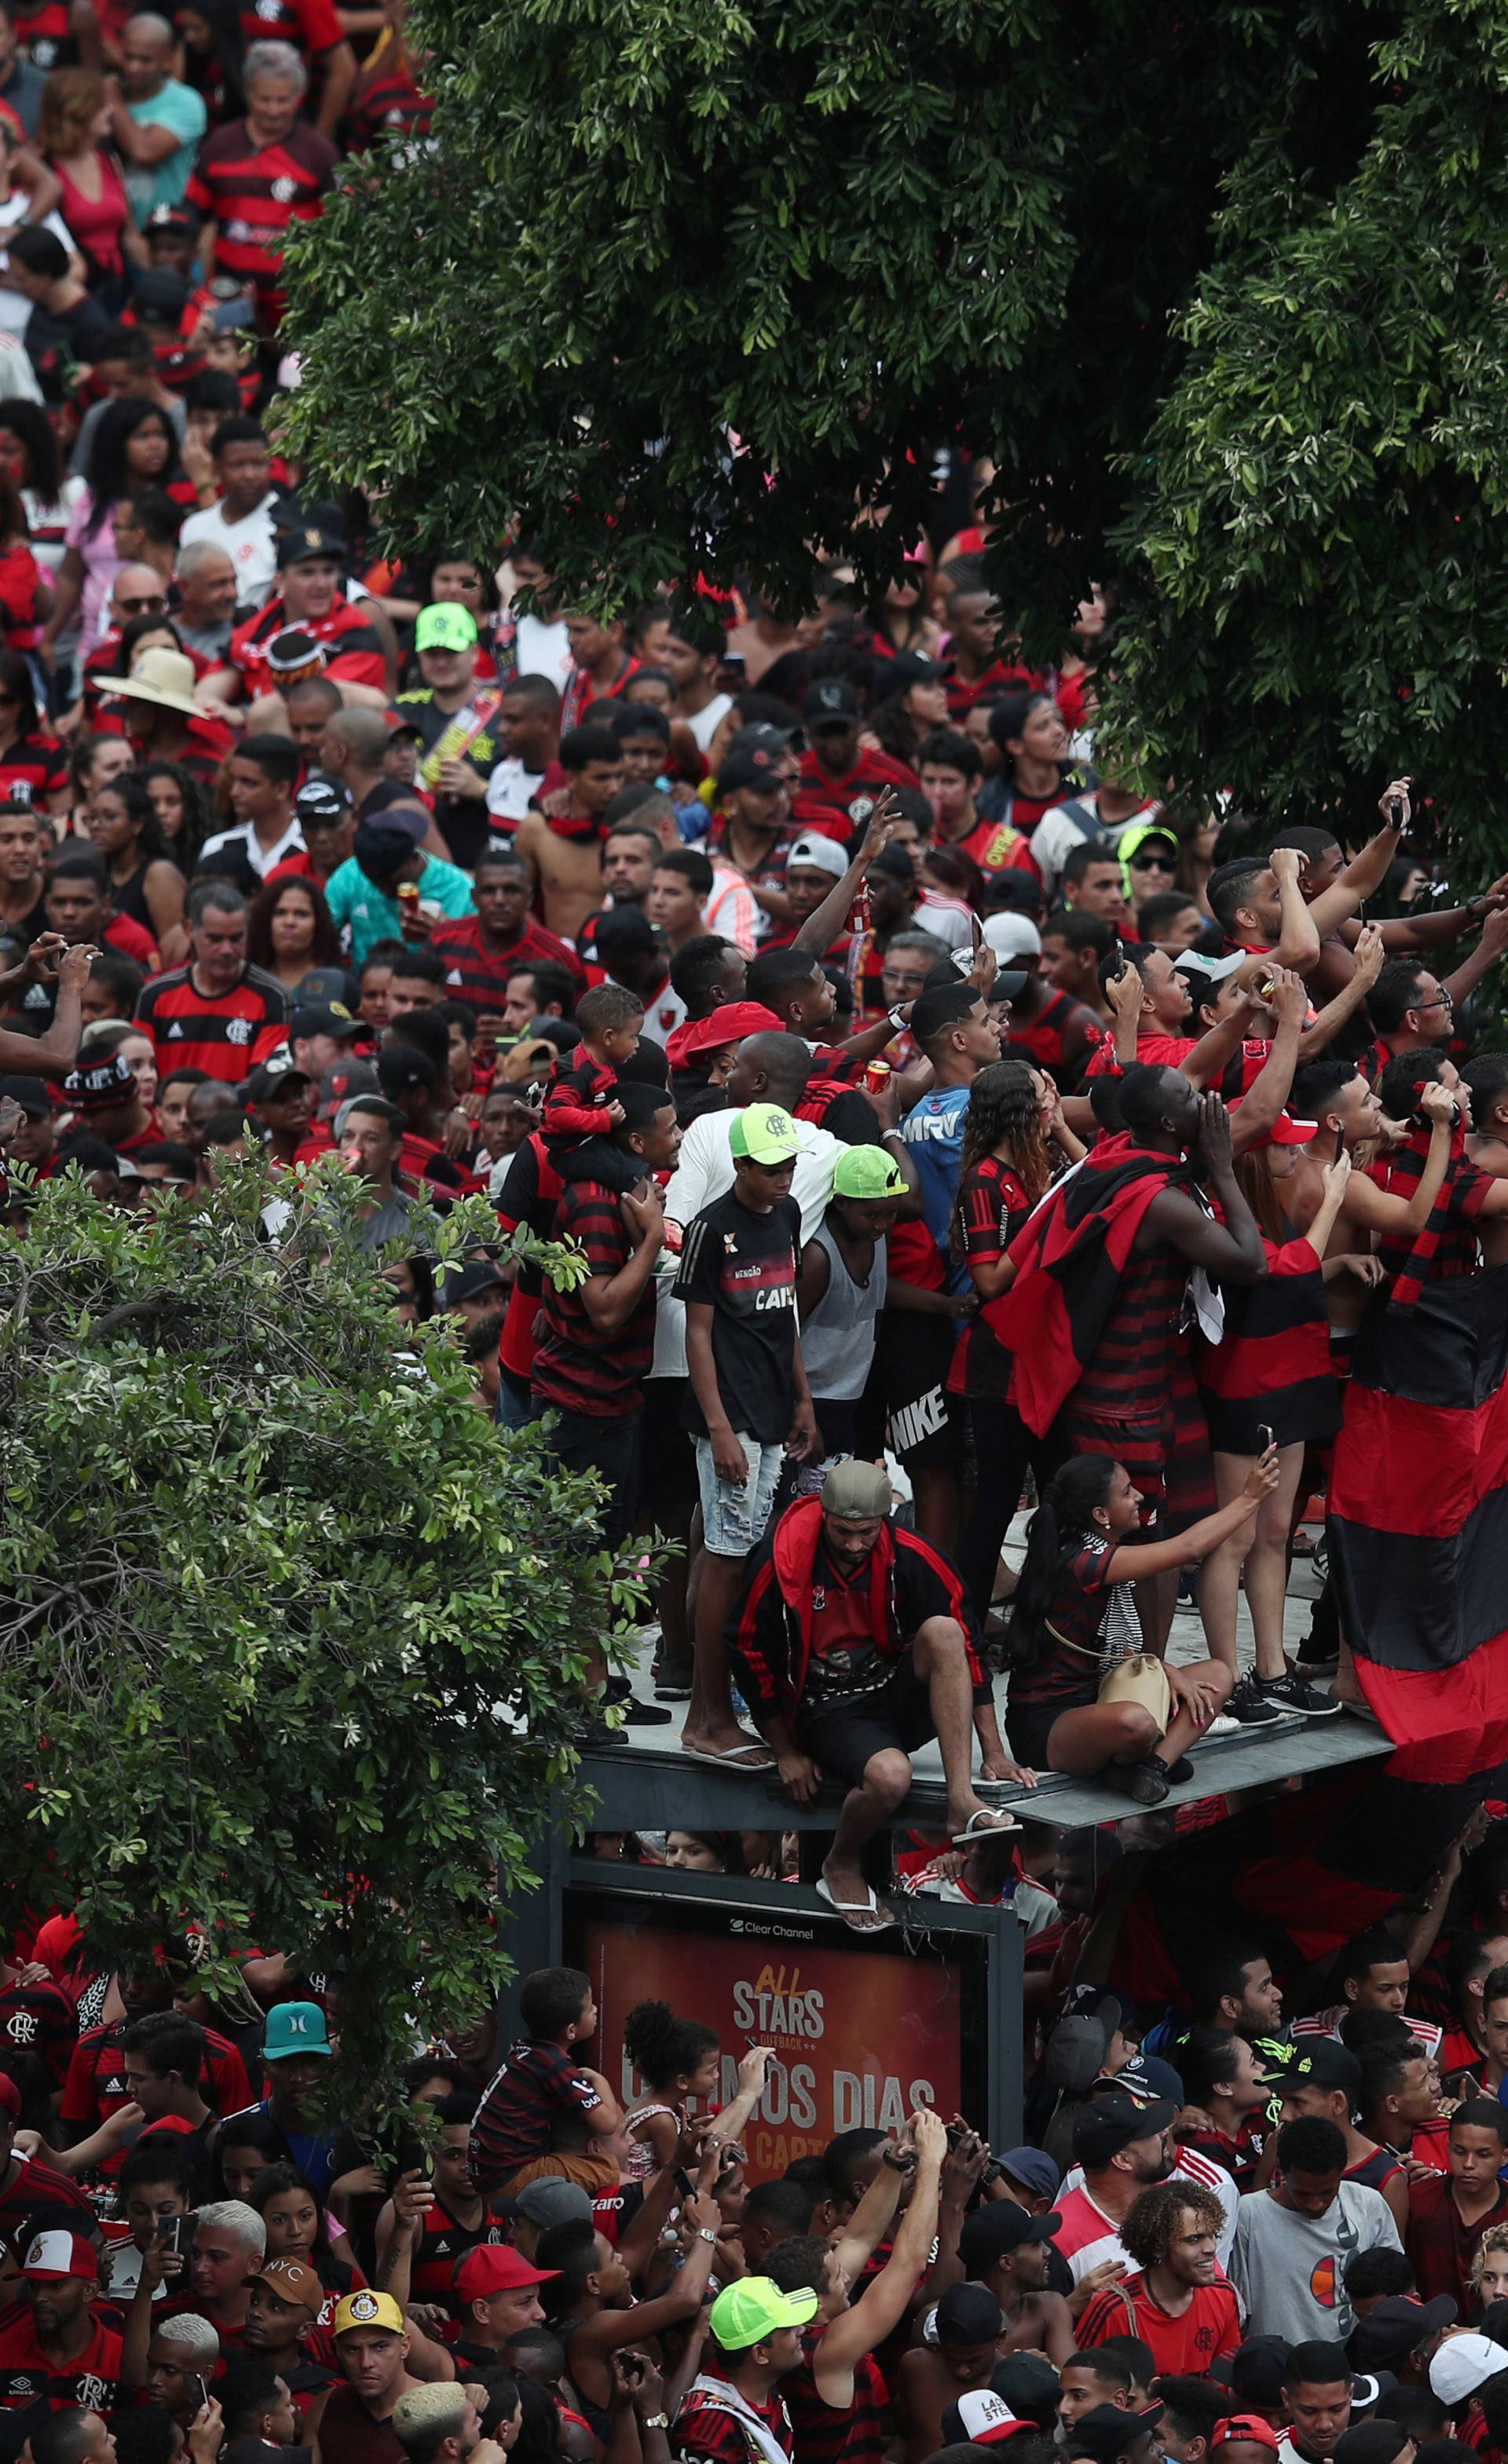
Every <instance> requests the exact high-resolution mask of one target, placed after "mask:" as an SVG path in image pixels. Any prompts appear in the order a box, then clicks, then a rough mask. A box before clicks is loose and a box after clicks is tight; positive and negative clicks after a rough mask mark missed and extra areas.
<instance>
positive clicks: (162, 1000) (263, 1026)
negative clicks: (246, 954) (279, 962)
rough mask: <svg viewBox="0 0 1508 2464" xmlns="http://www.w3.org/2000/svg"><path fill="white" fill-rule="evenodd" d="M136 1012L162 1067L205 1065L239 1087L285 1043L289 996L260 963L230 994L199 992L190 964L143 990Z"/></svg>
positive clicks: (159, 1065) (158, 979) (157, 979)
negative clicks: (261, 1063)
mask: <svg viewBox="0 0 1508 2464" xmlns="http://www.w3.org/2000/svg"><path fill="white" fill-rule="evenodd" d="M136 1015H137V1018H138V1020H139V1022H140V1023H141V1024H142V1025H143V1026H144V1027H145V1029H146V1032H147V1034H148V1035H149V1036H150V1037H151V1039H152V1042H153V1043H154V1044H155V1045H156V1046H157V1062H158V1067H159V1068H161V1069H176V1068H179V1067H183V1068H191V1069H203V1070H205V1071H207V1072H208V1074H209V1076H210V1077H211V1078H222V1079H224V1081H225V1083H226V1085H227V1086H228V1087H235V1086H239V1084H240V1082H241V1080H242V1079H243V1078H247V1077H249V1076H250V1075H251V1073H252V1071H253V1070H254V1069H255V1067H257V1065H258V1063H259V1062H263V1061H265V1060H266V1059H267V1057H268V1055H269V1053H273V1052H276V1051H277V1046H278V1045H279V1044H281V1042H282V1040H283V1036H284V1034H285V1033H286V1031H287V1020H288V999H287V995H286V994H285V993H284V991H283V988H282V986H281V984H280V983H279V982H278V981H277V977H276V976H268V975H264V974H263V973H262V970H261V968H260V967H248V968H247V970H246V973H245V974H244V975H243V976H242V978H241V980H240V982H239V983H238V984H235V985H233V987H232V989H231V990H230V992H228V993H204V992H201V991H200V990H199V988H198V986H197V985H196V984H195V982H194V979H193V969H192V967H191V966H188V967H174V968H173V970H172V972H171V973H170V974H169V975H166V976H158V977H157V978H156V979H154V980H153V981H152V982H151V983H149V984H147V985H145V986H144V988H143V992H142V996H141V999H140V1000H139V1001H138V1002H137V1004H136Z"/></svg>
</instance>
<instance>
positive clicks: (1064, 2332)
mask: <svg viewBox="0 0 1508 2464" xmlns="http://www.w3.org/2000/svg"><path fill="white" fill-rule="evenodd" d="M1023 2152H1025V2151H1023ZM1045 2161H1049V2160H1045ZM1051 2170H1052V2167H1051V2163H1050V2161H1049V2173H1051ZM1058 2221H1059V2219H1058V2217H1057V2214H1056V2213H1055V2211H1053V2210H1051V2209H1050V2210H1049V2211H1047V2213H1046V2214H1043V2215H1033V2214H1031V2212H1030V2211H1029V2210H1028V2209H1026V2208H1024V2207H1020V2206H1018V2205H1017V2203H1016V2201H1015V2200H1014V2199H990V2200H987V2202H986V2203H985V2205H984V2206H983V2207H979V2208H976V2209H975V2211H974V2212H973V2214H972V2215H970V2216H967V2217H965V2221H964V2229H963V2232H962V2233H960V2235H959V2243H958V2249H959V2256H960V2257H961V2258H962V2260H963V2262H964V2269H965V2275H966V2276H967V2277H968V2279H969V2281H970V2282H971V2283H975V2284H983V2285H984V2287H985V2289H986V2291H987V2292H988V2293H992V2294H993V2295H994V2297H995V2299H996V2300H997V2301H998V2302H999V2304H1000V2312H1001V2317H1002V2318H1003V2319H1004V2321H1005V2327H1004V2330H1003V2332H1002V2335H1001V2339H1000V2341H1001V2344H1002V2347H1003V2348H1004V2349H1005V2350H1006V2351H1008V2352H1012V2353H1021V2352H1040V2353H1045V2354H1046V2355H1047V2357H1048V2360H1049V2361H1050V2362H1051V2363H1052V2364H1053V2366H1054V2368H1058V2369H1061V2367H1062V2365H1063V2364H1064V2363H1065V2362H1066V2361H1067V2359H1068V2357H1069V2355H1070V2353H1071V2352H1073V2351H1074V2349H1075V2347H1076V2344H1077V2343H1081V2342H1082V2341H1083V2340H1082V2338H1080V2337H1078V2336H1076V2332H1075V2327H1074V2320H1073V2315H1072V2313H1071V2312H1070V2310H1069V2306H1068V2303H1067V2302H1066V2301H1065V2299H1063V2296H1062V2294H1061V2293H1050V2292H1049V2291H1048V2290H1047V2273H1048V2260H1049V2256H1050V2253H1049V2249H1048V2245H1049V2243H1050V2242H1051V2241H1052V2239H1053V2234H1054V2233H1056V2232H1057V2228H1058Z"/></svg>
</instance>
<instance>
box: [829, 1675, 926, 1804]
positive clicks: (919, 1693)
mask: <svg viewBox="0 0 1508 2464" xmlns="http://www.w3.org/2000/svg"><path fill="white" fill-rule="evenodd" d="M937 1732H938V1727H937V1722H936V1720H934V1718H933V1716H932V1698H931V1696H930V1694H929V1693H928V1691H927V1689H926V1686H925V1685H924V1684H923V1683H922V1682H921V1679H920V1677H919V1676H918V1675H917V1667H916V1662H915V1661H914V1660H913V1659H912V1656H911V1654H910V1652H909V1651H908V1652H907V1653H906V1655H905V1658H904V1659H903V1660H898V1661H897V1662H896V1665H895V1667H894V1669H893V1670H892V1671H891V1674H890V1675H889V1676H888V1677H887V1678H886V1680H885V1683H884V1684H883V1685H878V1686H876V1689H875V1691H874V1693H873V1694H855V1695H850V1696H848V1697H847V1699H846V1700H844V1701H841V1702H838V1703H834V1704H823V1705H821V1707H820V1708H813V1709H812V1710H810V1711H806V1710H804V1711H803V1712H802V1715H801V1717H800V1719H799V1720H798V1722H797V1724H796V1743H797V1744H798V1745H799V1747H800V1748H801V1750H802V1752H803V1753H804V1754H809V1755H810V1756H811V1759H812V1761H813V1762H815V1763H820V1764H821V1766H822V1768H823V1770H824V1771H828V1772H831V1774H832V1777H833V1778H834V1779H842V1780H847V1781H848V1782H849V1784H850V1786H851V1787H854V1788H856V1787H857V1785H858V1783H859V1781H860V1780H861V1779H862V1778H863V1776H864V1771H865V1767H866V1765H867V1764H869V1763H870V1762H871V1761H872V1760H873V1758H874V1756H875V1755H876V1754H884V1753H893V1752H895V1751H896V1749H899V1750H900V1752H901V1753H903V1754H909V1753H911V1752H912V1751H913V1750H914V1749H916V1748H917V1747H918V1746H925V1745H930V1743H931V1741H932V1739H933V1738H934V1737H935V1736H936V1735H937Z"/></svg>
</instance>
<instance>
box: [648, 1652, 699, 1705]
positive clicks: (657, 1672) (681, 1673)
mask: <svg viewBox="0 0 1508 2464" xmlns="http://www.w3.org/2000/svg"><path fill="white" fill-rule="evenodd" d="M650 1673H651V1676H652V1678H653V1680H654V1694H655V1699H656V1701H658V1702H661V1703H689V1702H690V1701H691V1673H692V1672H691V1665H690V1662H689V1661H688V1662H687V1664H686V1666H685V1667H683V1668H682V1667H677V1665H676V1662H675V1661H673V1660H668V1661H666V1662H665V1664H664V1666H663V1667H662V1668H661V1667H655V1668H654V1669H652V1670H651V1672H650Z"/></svg>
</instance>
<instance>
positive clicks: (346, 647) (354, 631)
mask: <svg viewBox="0 0 1508 2464" xmlns="http://www.w3.org/2000/svg"><path fill="white" fill-rule="evenodd" d="M285 625H297V626H298V627H299V632H300V633H308V634H310V635H312V637H313V639H314V640H315V641H316V642H321V643H322V644H323V645H324V672H325V674H326V675H327V676H330V677H332V678H334V680H335V681H336V682H337V683H339V682H340V681H341V679H342V678H343V677H344V679H345V681H346V682H347V683H348V684H353V685H375V686H376V688H377V690H378V692H379V693H381V692H383V691H385V689H386V687H387V682H388V664H387V661H386V660H385V658H384V657H383V648H382V636H381V635H380V633H379V632H378V630H377V627H376V626H375V625H374V624H373V623H372V621H371V619H370V617H369V616H366V615H364V614H363V612H362V610H361V608H360V607H353V606H352V605H351V603H350V601H349V600H348V599H338V600H337V601H336V603H335V605H334V606H333V607H332V608H331V610H330V612H329V614H328V616H290V615H289V613H288V609H287V605H286V604H285V602H284V600H283V597H282V594H281V592H280V591H279V592H278V593H277V597H276V598H273V599H269V601H268V602H267V605H266V606H265V607H263V608H261V609H259V610H258V612H257V613H256V615H255V616H249V617H248V618H247V620H246V622H245V624H244V625H238V626H237V627H236V628H235V631H234V632H233V634H232V635H231V648H230V650H229V652H228V653H227V655H228V657H229V660H230V664H231V666H232V667H233V668H234V669H236V670H237V671H238V672H239V674H240V678H241V681H242V683H243V684H244V685H245V687H246V697H247V700H248V701H255V698H256V695H257V694H258V693H269V692H271V690H272V686H273V677H272V673H271V671H270V670H269V668H268V665H267V645H268V643H269V642H270V641H271V640H272V639H273V636H274V634H276V633H280V632H281V631H282V628H283V627H284V626H285Z"/></svg>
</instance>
